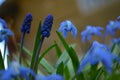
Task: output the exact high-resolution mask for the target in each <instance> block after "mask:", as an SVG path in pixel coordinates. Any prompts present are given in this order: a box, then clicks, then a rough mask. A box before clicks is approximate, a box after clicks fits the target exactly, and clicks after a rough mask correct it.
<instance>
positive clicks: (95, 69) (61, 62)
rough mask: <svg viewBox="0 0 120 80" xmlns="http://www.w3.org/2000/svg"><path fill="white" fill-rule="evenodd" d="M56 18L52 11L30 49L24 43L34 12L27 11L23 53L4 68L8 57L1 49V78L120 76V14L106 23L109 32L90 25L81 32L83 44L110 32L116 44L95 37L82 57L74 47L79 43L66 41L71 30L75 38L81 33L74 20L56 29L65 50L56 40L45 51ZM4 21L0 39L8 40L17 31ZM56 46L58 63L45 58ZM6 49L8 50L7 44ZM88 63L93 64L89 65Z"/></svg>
mask: <svg viewBox="0 0 120 80" xmlns="http://www.w3.org/2000/svg"><path fill="white" fill-rule="evenodd" d="M53 18H54V17H53V15H52V14H48V15H47V16H46V18H45V20H44V22H43V24H41V22H40V25H39V26H38V30H37V33H36V37H35V43H34V49H33V52H30V51H29V50H27V49H26V48H25V47H24V37H25V34H26V33H29V32H30V27H31V21H32V14H31V13H28V14H27V15H26V17H25V19H24V22H23V24H22V26H21V32H22V38H21V43H20V53H19V56H17V58H16V56H15V61H13V60H10V61H9V60H8V61H9V62H10V65H9V66H8V68H7V69H4V58H3V57H2V56H1V53H0V64H1V66H0V80H112V79H114V78H115V79H116V80H119V79H120V77H119V76H118V75H120V72H119V69H120V65H119V64H120V56H119V53H120V38H116V37H114V35H115V31H116V30H119V29H120V20H119V19H120V16H119V17H118V19H117V20H114V21H110V22H109V23H108V24H107V25H106V31H105V33H103V32H104V30H105V29H104V28H103V27H101V26H91V25H87V26H86V29H85V30H83V31H82V32H81V40H82V43H83V44H84V43H87V42H89V41H90V40H91V38H92V36H94V35H97V36H99V37H104V38H103V39H105V38H106V37H107V35H108V34H110V35H111V37H112V39H111V43H112V45H107V44H105V42H104V43H103V42H100V41H96V40H93V41H92V43H91V45H86V46H85V47H89V49H88V50H87V51H85V52H86V53H84V54H85V55H84V56H83V58H82V59H79V56H78V54H77V52H76V51H75V49H74V48H75V45H74V44H72V45H69V44H68V43H67V42H66V41H65V38H66V37H67V36H68V33H69V32H70V33H71V34H72V36H73V38H75V37H76V36H77V33H78V30H77V28H76V26H75V25H74V24H73V23H72V22H71V21H70V20H65V21H63V22H61V23H60V27H59V28H58V31H56V33H57V36H58V37H59V40H60V41H61V43H62V45H63V46H64V48H65V51H62V50H61V48H60V46H59V44H58V43H57V42H56V41H54V43H53V45H50V47H48V48H47V49H46V50H45V51H44V52H43V53H41V48H42V44H43V41H44V39H45V38H46V37H47V38H48V37H49V36H50V32H51V28H52V25H53ZM0 23H1V25H0V42H2V41H3V40H5V41H6V42H5V43H6V44H7V41H8V36H10V35H13V32H12V31H11V30H10V29H9V28H8V26H7V23H6V22H5V20H3V19H2V18H0ZM102 31H103V32H102ZM61 33H62V34H61ZM53 48H55V50H56V54H57V58H56V59H57V61H56V63H55V64H54V65H51V64H50V62H49V61H48V60H47V59H46V58H45V55H47V54H48V52H49V51H50V50H51V49H53ZM86 49H87V48H86ZM4 50H6V47H5V48H4ZM23 51H24V52H25V53H26V54H25V55H27V56H28V57H30V59H29V58H22V57H23V56H22V54H23ZM0 52H1V51H0ZM4 52H5V51H4ZM8 57H9V56H8ZM24 61H25V62H24ZM23 62H24V63H23ZM27 62H28V63H27ZM26 63H27V64H26ZM100 63H101V64H100ZM88 64H89V65H90V67H88V66H87V65H88ZM25 66H26V67H25ZM39 66H42V67H43V69H45V71H46V73H45V74H44V70H43V72H42V70H41V68H39ZM85 67H87V70H85ZM88 69H89V70H88Z"/></svg>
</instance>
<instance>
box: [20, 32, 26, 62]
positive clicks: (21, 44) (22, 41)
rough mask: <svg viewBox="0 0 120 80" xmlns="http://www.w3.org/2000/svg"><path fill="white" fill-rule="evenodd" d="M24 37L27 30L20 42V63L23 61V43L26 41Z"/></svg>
mask: <svg viewBox="0 0 120 80" xmlns="http://www.w3.org/2000/svg"><path fill="white" fill-rule="evenodd" d="M24 37H25V32H23V33H22V37H21V43H20V56H19V62H20V64H21V63H22V48H23V43H24Z"/></svg>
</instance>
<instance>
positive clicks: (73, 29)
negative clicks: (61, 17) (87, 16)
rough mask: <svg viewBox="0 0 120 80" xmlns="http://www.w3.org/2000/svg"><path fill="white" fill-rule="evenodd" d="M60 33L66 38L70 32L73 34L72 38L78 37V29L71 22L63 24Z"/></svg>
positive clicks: (67, 21)
mask: <svg viewBox="0 0 120 80" xmlns="http://www.w3.org/2000/svg"><path fill="white" fill-rule="evenodd" d="M58 32H62V34H63V37H64V38H66V37H67V35H68V32H71V33H72V36H73V37H74V38H75V37H76V35H77V29H76V27H75V26H74V25H73V24H72V22H71V21H69V20H65V21H63V22H61V24H60V27H59V29H58Z"/></svg>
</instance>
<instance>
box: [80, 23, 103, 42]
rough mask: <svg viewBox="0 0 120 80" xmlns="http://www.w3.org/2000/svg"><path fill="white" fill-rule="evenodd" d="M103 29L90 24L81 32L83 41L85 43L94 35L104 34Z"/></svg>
mask: <svg viewBox="0 0 120 80" xmlns="http://www.w3.org/2000/svg"><path fill="white" fill-rule="evenodd" d="M101 30H103V28H102V27H99V26H96V27H93V26H89V25H88V26H87V27H86V29H85V30H84V31H82V32H81V36H82V42H83V43H84V42H85V41H86V40H88V41H90V39H91V37H92V35H98V36H102V33H101Z"/></svg>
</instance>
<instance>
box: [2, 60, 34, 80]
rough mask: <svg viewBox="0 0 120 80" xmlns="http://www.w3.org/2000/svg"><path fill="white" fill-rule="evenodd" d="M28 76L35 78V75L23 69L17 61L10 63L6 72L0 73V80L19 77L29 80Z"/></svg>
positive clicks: (10, 79) (29, 70)
mask: <svg viewBox="0 0 120 80" xmlns="http://www.w3.org/2000/svg"><path fill="white" fill-rule="evenodd" d="M29 74H31V75H32V76H33V77H34V78H35V73H34V72H33V71H32V70H31V69H29V68H27V67H23V66H22V65H20V64H19V63H18V62H17V61H12V62H11V65H10V66H9V68H8V69H7V70H1V71H0V76H1V80H12V79H14V78H18V77H21V76H22V77H23V78H24V79H25V80H29Z"/></svg>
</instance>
